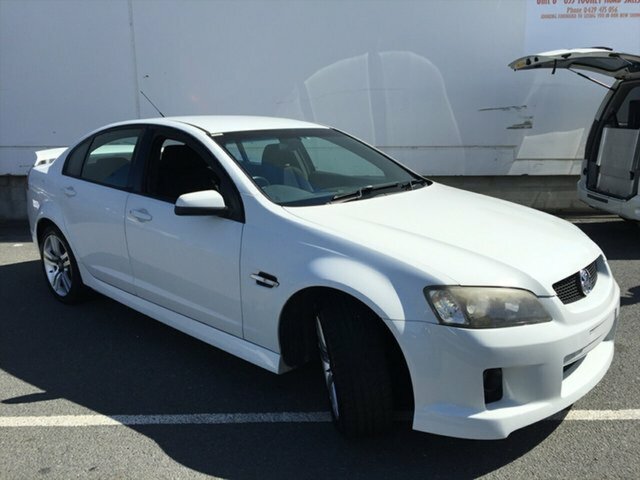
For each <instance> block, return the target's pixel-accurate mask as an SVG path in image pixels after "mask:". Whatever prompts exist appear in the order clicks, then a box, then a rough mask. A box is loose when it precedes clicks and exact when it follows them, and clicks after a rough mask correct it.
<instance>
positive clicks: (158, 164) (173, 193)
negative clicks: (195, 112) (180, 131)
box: [146, 135, 220, 203]
mask: <svg viewBox="0 0 640 480" xmlns="http://www.w3.org/2000/svg"><path fill="white" fill-rule="evenodd" d="M219 183H220V179H219V178H218V175H217V174H216V173H215V172H214V171H213V169H212V168H211V166H210V165H209V164H208V163H207V161H206V160H205V158H203V156H202V155H200V154H199V153H198V152H197V151H196V149H194V148H193V146H191V145H189V144H188V143H187V142H185V141H183V140H182V139H178V138H173V137H171V136H166V135H157V136H156V137H155V138H154V140H153V142H152V146H151V153H150V156H149V169H148V173H147V178H146V193H147V194H149V195H151V196H153V197H155V198H158V199H161V200H165V201H167V202H171V203H174V202H175V201H176V200H177V198H178V197H179V196H180V195H183V194H185V193H191V192H199V191H202V190H218V189H219V188H218V187H219Z"/></svg>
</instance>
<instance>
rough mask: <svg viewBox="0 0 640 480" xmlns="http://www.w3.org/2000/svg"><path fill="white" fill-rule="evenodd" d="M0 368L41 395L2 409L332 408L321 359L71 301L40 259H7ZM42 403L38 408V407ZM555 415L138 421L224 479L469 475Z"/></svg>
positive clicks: (519, 451)
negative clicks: (478, 419)
mask: <svg viewBox="0 0 640 480" xmlns="http://www.w3.org/2000/svg"><path fill="white" fill-rule="evenodd" d="M0 302H2V305H3V307H4V311H5V312H6V313H8V314H5V315H4V316H3V317H4V318H3V320H2V322H1V323H0V367H1V368H2V369H3V370H4V371H6V372H7V373H9V374H10V375H12V376H14V377H16V378H17V379H19V380H22V381H23V382H26V383H28V384H30V385H33V386H34V387H36V388H37V389H39V390H41V391H42V392H38V393H30V394H26V395H17V396H10V395H9V396H7V395H6V394H5V395H3V394H2V393H0V409H1V410H0V411H2V412H4V413H3V414H4V415H18V414H22V415H25V414H26V415H34V414H37V410H38V408H39V405H38V403H39V402H50V401H55V400H56V399H64V400H68V401H70V402H73V403H74V404H77V405H80V406H82V407H85V408H87V409H89V410H91V411H94V412H97V413H99V414H103V415H107V416H113V415H141V414H193V413H229V412H234V413H235V412H238V413H241V412H242V413H248V412H251V413H253V412H274V411H290V412H309V411H326V410H327V401H326V399H325V393H324V387H323V385H322V380H321V378H320V371H319V369H317V370H316V368H315V367H317V365H311V366H308V367H305V368H302V369H300V370H296V371H293V372H290V373H287V374H285V375H281V376H277V375H273V374H271V373H269V372H266V371H264V370H262V369H260V368H258V367H255V366H252V365H250V364H249V363H247V362H244V361H242V360H239V359H237V358H235V357H233V356H231V355H229V354H226V353H224V352H222V351H220V350H218V349H216V348H213V347H210V346H208V345H206V344H204V343H202V342H200V341H197V340H195V339H193V338H191V337H189V336H187V335H184V334H182V333H180V332H178V331H176V330H174V329H171V328H169V327H166V326H164V325H162V324H161V323H159V322H156V321H154V320H152V319H150V318H148V317H146V316H144V315H141V314H139V313H137V312H134V311H133V310H131V309H129V308H127V307H124V306H122V305H120V304H118V303H116V302H114V301H111V300H109V299H107V298H105V297H103V296H100V295H97V294H96V295H94V296H92V298H90V299H89V300H88V301H87V302H85V303H83V304H80V305H76V306H66V305H63V304H61V303H59V302H57V301H56V300H54V299H53V298H52V297H51V295H50V293H49V292H48V290H47V288H46V285H45V283H44V280H43V278H42V273H41V272H40V266H39V263H38V262H36V261H29V262H23V263H17V264H11V265H4V266H0ZM34 412H36V413H34ZM557 426H558V422H557V421H546V422H540V423H538V424H536V425H533V426H530V427H528V428H525V429H523V430H520V431H517V432H515V433H513V434H512V435H511V436H510V437H509V438H508V439H506V440H499V441H471V440H459V439H452V438H447V437H440V436H436V435H428V434H424V433H418V432H414V431H411V430H410V425H409V424H408V423H406V422H398V423H396V424H394V430H393V431H392V432H391V434H390V435H388V436H383V437H377V438H368V439H362V440H347V439H344V438H342V437H341V436H340V435H339V434H338V433H337V432H336V431H335V429H334V428H333V426H332V425H331V424H330V423H288V424H285V423H278V424H242V425H239V424H227V425H133V426H130V427H128V428H132V429H134V430H135V431H137V432H140V433H142V434H143V435H145V436H147V437H148V438H150V439H152V440H153V441H155V442H156V443H157V444H158V445H159V446H160V447H161V448H162V449H163V450H164V452H166V454H167V455H169V456H170V457H171V458H172V459H174V460H175V461H176V462H179V463H180V464H182V465H184V466H186V467H188V468H190V469H193V470H196V471H199V472H202V473H206V474H209V475H215V476H221V477H225V478H233V479H235V478H256V477H258V476H261V477H278V478H281V477H285V476H289V475H291V476H294V475H295V476H296V477H297V478H311V477H313V478H317V477H319V476H322V475H324V476H327V477H336V476H346V475H349V476H353V477H367V478H370V477H380V478H382V477H389V476H392V475H393V476H396V475H399V474H400V473H401V475H402V477H403V478H424V477H425V475H430V476H432V477H440V476H442V477H451V476H456V477H460V478H465V477H468V478H472V477H478V476H480V475H483V474H486V473H488V472H492V471H494V470H496V469H499V468H501V467H502V466H504V465H507V464H508V463H510V462H512V461H514V460H515V459H517V458H518V457H520V456H522V455H524V454H525V453H527V452H528V451H530V450H531V449H533V448H534V447H536V446H537V445H538V444H539V443H540V442H542V441H543V440H544V439H545V438H547V437H548V436H549V435H550V434H551V433H552V432H553V431H554V430H555V429H556V428H557Z"/></svg>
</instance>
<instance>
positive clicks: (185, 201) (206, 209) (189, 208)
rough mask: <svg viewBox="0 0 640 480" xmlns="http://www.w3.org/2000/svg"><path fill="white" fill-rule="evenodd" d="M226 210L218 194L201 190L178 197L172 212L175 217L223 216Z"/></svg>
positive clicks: (222, 199) (213, 191)
mask: <svg viewBox="0 0 640 480" xmlns="http://www.w3.org/2000/svg"><path fill="white" fill-rule="evenodd" d="M228 210H229V209H228V208H227V206H226V204H225V203H224V198H222V195H220V192H217V191H215V190H203V191H201V192H192V193H185V194H184V195H180V196H179V197H178V199H177V200H176V205H175V209H174V212H175V214H176V215H217V216H225V215H226V214H227V212H228Z"/></svg>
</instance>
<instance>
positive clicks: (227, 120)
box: [125, 115, 328, 134]
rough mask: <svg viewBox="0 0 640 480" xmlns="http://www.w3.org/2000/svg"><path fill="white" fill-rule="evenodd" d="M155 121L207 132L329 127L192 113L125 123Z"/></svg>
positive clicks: (237, 116)
mask: <svg viewBox="0 0 640 480" xmlns="http://www.w3.org/2000/svg"><path fill="white" fill-rule="evenodd" d="M141 122H143V123H153V124H156V125H167V126H174V127H175V126H176V122H177V123H183V124H187V125H192V126H194V127H197V128H200V129H202V130H205V131H206V132H207V133H210V134H214V133H227V132H243V131H250V130H278V129H289V128H328V127H326V126H324V125H318V124H315V123H310V122H304V121H302V120H293V119H289V118H277V117H258V116H244V115H190V116H179V117H162V118H148V119H140V120H131V121H130V122H125V123H127V124H128V123H141Z"/></svg>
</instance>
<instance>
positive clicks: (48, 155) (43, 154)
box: [33, 147, 67, 167]
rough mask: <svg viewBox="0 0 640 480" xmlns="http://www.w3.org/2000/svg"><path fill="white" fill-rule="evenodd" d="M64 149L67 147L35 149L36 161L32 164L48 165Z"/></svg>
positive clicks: (35, 165)
mask: <svg viewBox="0 0 640 480" xmlns="http://www.w3.org/2000/svg"><path fill="white" fill-rule="evenodd" d="M66 149H67V147H60V148H50V149H48V150H39V151H37V152H36V163H34V164H33V166H34V167H37V166H38V165H49V164H50V163H53V161H54V160H55V159H57V158H58V157H59V156H60V155H62V153H63V152H64V151H65V150H66Z"/></svg>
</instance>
